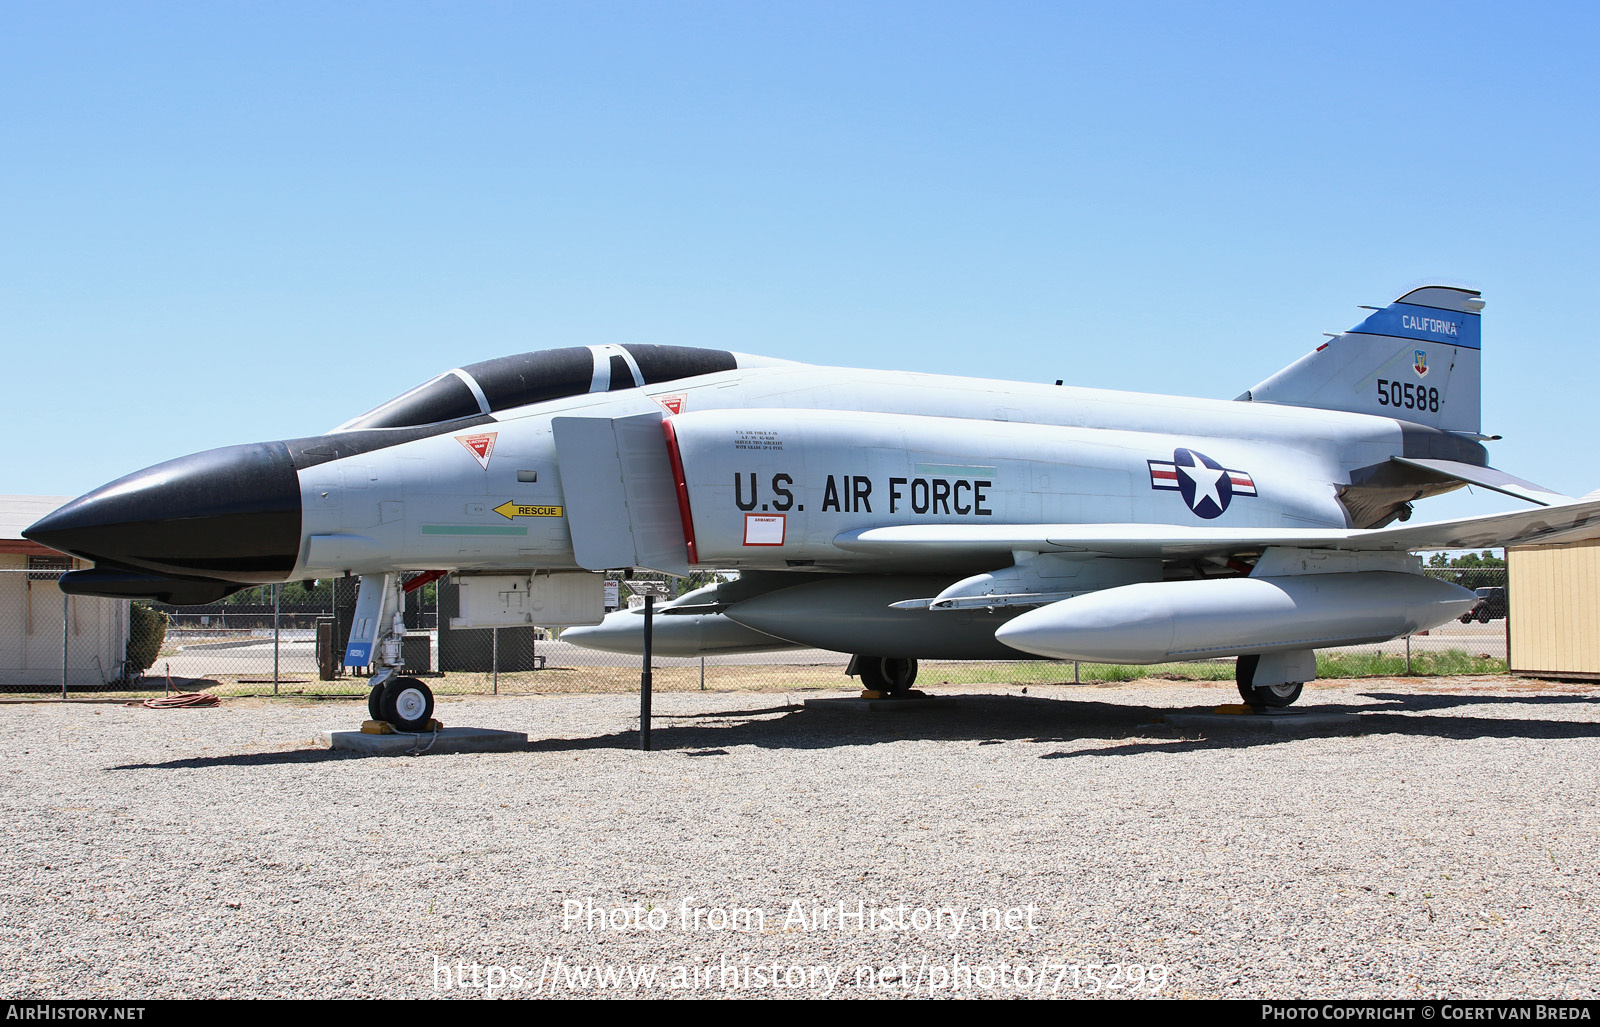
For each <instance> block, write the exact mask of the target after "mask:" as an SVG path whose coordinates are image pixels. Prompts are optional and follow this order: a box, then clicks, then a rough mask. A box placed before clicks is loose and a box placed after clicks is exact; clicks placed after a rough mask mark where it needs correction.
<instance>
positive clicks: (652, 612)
mask: <svg viewBox="0 0 1600 1027" xmlns="http://www.w3.org/2000/svg"><path fill="white" fill-rule="evenodd" d="M655 619H656V597H655V596H654V595H652V594H650V593H649V592H646V593H645V594H644V670H643V671H642V672H640V675H639V749H640V750H641V751H643V752H649V751H650V646H651V643H652V641H653V640H654V639H653V637H652V636H653V635H654V634H655Z"/></svg>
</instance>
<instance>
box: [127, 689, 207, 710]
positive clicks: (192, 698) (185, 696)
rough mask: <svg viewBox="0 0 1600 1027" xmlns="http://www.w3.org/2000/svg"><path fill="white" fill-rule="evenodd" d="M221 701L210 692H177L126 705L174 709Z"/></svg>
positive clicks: (153, 708)
mask: <svg viewBox="0 0 1600 1027" xmlns="http://www.w3.org/2000/svg"><path fill="white" fill-rule="evenodd" d="M221 702H222V700H221V699H218V698H217V697H216V696H214V695H212V694H211V693H210V692H179V693H178V694H177V695H168V696H164V697H162V698H160V699H146V700H145V701H144V702H131V703H129V704H128V705H129V706H148V707H149V708H150V709H152V710H176V709H182V708H183V707H185V706H217V705H219V704H220V703H221Z"/></svg>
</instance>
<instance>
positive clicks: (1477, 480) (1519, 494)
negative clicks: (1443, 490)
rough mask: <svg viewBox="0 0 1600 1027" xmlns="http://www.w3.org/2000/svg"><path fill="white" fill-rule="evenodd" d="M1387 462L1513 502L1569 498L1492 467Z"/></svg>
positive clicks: (1544, 502) (1452, 462) (1403, 459)
mask: <svg viewBox="0 0 1600 1027" xmlns="http://www.w3.org/2000/svg"><path fill="white" fill-rule="evenodd" d="M1390 459H1392V460H1393V461H1394V462H1395V463H1397V464H1405V465H1406V466H1407V467H1415V468H1417V469H1419V470H1422V471H1427V472H1429V473H1431V474H1434V475H1437V476H1438V477H1439V478H1441V479H1444V480H1446V481H1464V482H1466V483H1467V484H1468V485H1479V486H1481V487H1483V488H1486V489H1491V490H1493V491H1495V492H1500V493H1504V494H1505V495H1508V496H1513V497H1515V498H1517V499H1526V500H1527V501H1528V502H1530V503H1538V504H1539V505H1540V506H1550V505H1552V504H1555V503H1570V502H1571V501H1572V497H1571V496H1564V495H1562V494H1561V493H1559V492H1557V491H1556V490H1555V489H1547V488H1545V487H1544V486H1543V485H1535V484H1534V483H1533V482H1531V481H1525V480H1524V479H1522V478H1518V477H1516V476H1515V475H1511V474H1507V473H1506V472H1504V471H1497V470H1495V469H1494V468H1493V467H1479V466H1477V465H1476V464H1466V463H1462V462H1461V461H1459V460H1424V459H1418V458H1413V457H1407V456H1397V457H1391V458H1390Z"/></svg>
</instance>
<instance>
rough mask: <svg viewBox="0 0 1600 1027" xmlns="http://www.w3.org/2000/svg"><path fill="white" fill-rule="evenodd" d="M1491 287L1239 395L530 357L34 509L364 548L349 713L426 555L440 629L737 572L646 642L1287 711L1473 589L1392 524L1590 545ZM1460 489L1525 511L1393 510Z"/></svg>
mask: <svg viewBox="0 0 1600 1027" xmlns="http://www.w3.org/2000/svg"><path fill="white" fill-rule="evenodd" d="M1482 307H1483V301H1482V299H1481V298H1480V296H1479V294H1478V293H1476V292H1473V291H1469V290H1464V289H1458V288H1449V287H1429V288H1422V289H1416V290H1413V291H1411V292H1408V293H1407V294H1406V295H1404V296H1402V297H1400V299H1399V300H1397V301H1396V302H1394V303H1392V304H1390V305H1388V306H1386V307H1383V308H1366V309H1367V311H1368V312H1367V313H1366V314H1365V315H1364V316H1363V319H1362V320H1361V321H1360V323H1359V324H1357V325H1356V326H1355V327H1354V328H1351V329H1350V330H1349V331H1347V332H1345V333H1343V334H1342V335H1339V336H1337V337H1334V338H1332V339H1330V340H1329V341H1327V342H1324V343H1323V344H1322V345H1320V346H1318V347H1317V348H1316V349H1315V350H1314V351H1313V352H1311V353H1308V354H1306V355H1305V356H1303V357H1301V358H1300V359H1298V360H1296V361H1295V362H1294V363H1292V364H1290V365H1289V366H1288V367H1286V368H1284V369H1283V370H1281V371H1279V372H1278V373H1277V374H1274V375H1272V376H1271V377H1269V378H1267V379H1266V380H1264V381H1262V382H1261V383H1259V384H1258V385H1255V386H1254V387H1252V388H1250V389H1248V390H1246V391H1245V392H1244V393H1243V394H1241V395H1240V396H1239V397H1238V398H1237V399H1235V400H1213V399H1188V398H1175V397H1168V396H1150V395H1140V394H1134V393H1127V392H1107V391H1099V390H1093V389H1086V388H1077V387H1071V386H1065V385H1061V384H1059V383H1058V384H1055V385H1051V384H1043V383H1041V384H1031V383H1019V382H1002V381H989V380H984V379H978V378H962V377H948V376H940V375H931V374H918V373H911V372H889V371H873V370H857V369H842V368H832V367H817V366H812V365H808V364H803V363H795V362H791V361H785V360H776V359H770V358H762V357H755V356H750V355H747V354H743V353H734V352H729V351H723V350H707V349H694V348H689V347H680V346H649V345H607V346H588V347H575V348H566V349H553V350H547V351H542V352H533V353H524V354H521V355H518V356H509V357H502V358H499V359H494V360H487V361H483V362H481V363H476V364H468V365H466V366H464V367H458V368H455V369H453V370H450V371H446V372H444V373H443V374H441V375H439V376H437V377H435V378H433V379H431V380H429V381H427V382H425V383H423V384H422V385H419V386H418V387H417V388H415V389H413V390H411V391H410V392H407V393H405V394H404V395H402V396H399V397H397V398H395V399H393V400H391V401H389V402H387V403H384V404H383V405H381V406H379V407H377V408H376V409H374V410H372V411H370V412H369V413H366V414H363V415H361V416H360V417H357V418H355V419H353V420H351V421H348V422H346V423H345V424H342V425H340V426H339V427H338V428H336V429H334V430H333V431H331V432H328V433H327V434H323V435H317V436H313V437H309V438H300V439H290V440H285V441H275V442H263V443H259V444H254V445H244V446H229V447H226V448H222V449H213V450H210V451H208V452H203V453H198V454H195V455H193V456H188V457H183V458H180V459H177V460H172V461H168V462H166V463H162V464H158V465H156V466H154V467H150V468H147V469H145V470H142V471H138V472H136V473H134V474H131V475H128V476H127V477H124V478H121V479H119V480H117V481H114V482H112V483H110V484H108V485H105V486H103V487H101V488H99V489H97V490H95V491H93V492H91V493H89V494H88V495H85V496H83V497H82V498H79V499H76V500H74V501H72V502H71V503H68V504H67V505H66V506H64V507H62V508H61V509H59V510H57V511H56V512H54V513H52V514H50V515H49V516H47V517H45V518H44V519H43V520H41V521H39V522H38V523H37V524H35V525H33V526H32V527H31V528H29V529H28V530H27V531H26V532H25V534H26V535H27V537H29V538H30V539H33V540H35V541H37V542H40V543H43V544H44V545H47V546H50V547H51V548H54V549H58V550H61V551H64V552H68V553H72V554H75V555H77V556H81V557H84V558H86V559H89V560H92V561H94V563H95V566H94V568H93V569H90V570H82V571H75V572H73V573H70V574H68V575H66V576H65V577H64V578H63V579H62V583H61V584H62V587H63V588H64V589H65V590H67V591H68V592H74V593H78V594H88V595H111V596H119V597H150V598H156V599H160V600H163V601H167V602H173V603H179V604H187V603H201V602H213V601H216V600H217V599H219V598H221V597H222V596H225V595H227V594H229V593H230V592H233V591H236V590H237V589H240V588H243V587H246V586H248V585H253V584H258V583H266V582H276V581H288V580H299V579H308V578H318V577H329V576H339V575H359V576H360V578H361V589H360V593H359V598H358V603H357V611H356V619H355V627H354V630H353V631H352V634H351V641H350V648H349V650H348V651H347V653H346V657H345V660H346V663H347V664H350V665H353V666H370V667H373V668H375V669H376V670H377V673H376V674H375V676H374V687H373V690H372V695H371V699H370V702H369V707H370V709H371V711H372V713H373V716H374V717H375V718H377V719H384V720H388V721H390V722H392V723H394V724H396V725H397V726H400V727H402V728H406V729H412V728H415V727H417V726H418V725H422V724H425V723H427V721H428V719H429V718H430V716H431V714H432V709H433V698H432V695H431V693H429V691H428V689H427V687H426V685H424V684H423V683H422V682H421V681H419V680H417V679H415V678H412V677H407V676H405V675H404V673H403V668H402V667H401V665H400V661H399V650H400V644H399V638H400V635H402V634H403V633H404V630H405V626H404V623H403V621H402V619H401V616H400V613H399V611H400V610H401V609H403V603H402V602H401V598H400V596H401V592H402V590H403V589H404V588H405V587H406V585H407V583H408V581H409V582H411V583H415V582H416V581H420V580H422V578H421V575H424V574H430V575H437V574H440V573H443V572H450V573H453V574H455V575H456V576H457V580H458V581H459V582H460V585H461V596H462V600H461V607H462V616H461V618H459V619H458V621H457V624H458V625H459V626H463V627H474V626H491V625H507V624H539V625H543V626H547V627H565V628H567V630H566V631H565V634H564V635H563V637H564V638H565V639H567V640H569V641H572V642H575V643H578V644H580V645H587V646H591V647H594V648H599V649H611V650H618V651H625V652H638V651H639V650H640V645H641V642H642V635H643V618H642V617H640V616H638V615H637V614H633V613H629V612H627V611H623V612H618V613H615V614H612V615H611V616H609V617H605V618H604V619H603V620H602V614H603V606H602V598H601V597H602V589H603V576H602V575H600V574H597V573H595V572H597V571H605V570H612V569H620V568H644V569H650V570H655V571H661V572H665V573H667V574H672V575H686V574H689V573H691V572H694V571H718V572H732V571H736V572H738V573H737V577H736V578H734V579H733V580H720V581H719V583H717V584H715V585H712V586H710V587H707V588H704V589H700V590H697V591H695V592H691V593H690V594H688V595H686V596H683V597H681V598H680V599H678V600H676V601H674V602H672V603H669V604H667V605H666V607H665V608H664V609H663V611H662V612H663V614H664V615H663V616H662V617H661V618H660V619H659V620H658V621H656V622H655V632H654V635H655V646H656V651H657V652H660V653H663V654H668V655H681V656H692V655H699V654H707V653H727V652H737V651H752V650H762V649H783V648H796V647H819V648H824V649H831V650H836V651H840V652H844V653H850V654H855V655H854V659H853V660H852V665H851V668H850V669H851V671H852V672H854V673H856V674H858V675H859V676H860V678H861V681H862V683H863V684H864V685H866V686H867V687H869V688H876V689H880V690H882V691H885V692H888V693H891V694H893V693H903V692H905V691H906V690H908V689H909V688H910V687H911V684H912V682H913V681H914V679H915V676H916V667H917V660H919V659H949V660H962V659H997V658H1008V657H1010V658H1015V657H1016V656H1017V655H1018V654H1019V653H1026V654H1029V655H1034V656H1042V657H1048V658H1054V659H1061V660H1087V661H1096V662H1115V663H1134V664H1143V663H1159V662H1168V661H1181V660H1195V659H1205V658H1213V657H1226V656H1236V657H1238V660H1237V667H1238V671H1237V678H1238V686H1239V690H1240V693H1241V695H1242V696H1243V697H1244V698H1245V699H1246V701H1248V702H1250V703H1252V704H1256V705H1260V706H1284V705H1288V704H1290V703H1292V702H1294V701H1295V699H1296V698H1297V697H1298V696H1299V695H1300V692H1301V687H1302V685H1303V684H1304V682H1306V681H1309V680H1311V679H1312V678H1314V677H1315V674H1316V663H1315V659H1314V651H1315V650H1316V649H1318V648H1323V647H1328V646H1348V645H1358V644H1364V643H1372V642H1379V641H1384V640H1387V639H1391V638H1396V637H1399V636H1402V635H1405V634H1408V633H1412V632H1416V631H1421V630H1424V629H1427V628H1430V627H1433V626H1436V625H1440V624H1443V623H1446V622H1448V621H1450V620H1452V619H1454V618H1457V617H1459V616H1460V615H1461V614H1462V613H1463V612H1465V611H1466V610H1468V609H1470V608H1471V606H1472V604H1473V603H1474V601H1475V596H1474V595H1473V593H1472V592H1470V591H1468V590H1466V589H1463V588H1459V587H1457V586H1455V585H1453V584H1449V583H1447V582H1443V581H1438V580H1435V579H1432V578H1428V577H1426V576H1425V575H1424V574H1423V573H1422V566H1421V561H1420V559H1419V558H1418V557H1416V556H1415V555H1412V551H1413V550H1419V549H1446V548H1473V549H1477V548H1481V547H1485V546H1500V545H1506V544H1515V543H1530V542H1540V541H1564V540H1572V539H1578V538H1591V537H1597V536H1600V498H1597V497H1596V496H1594V495H1593V494H1592V495H1591V496H1590V497H1587V498H1585V499H1583V500H1577V499H1572V498H1570V497H1567V496H1563V495H1559V494H1557V493H1554V492H1552V491H1551V490H1549V489H1545V488H1542V487H1540V486H1538V485H1535V484H1532V483H1530V482H1527V481H1523V480H1521V479H1518V478H1515V477H1513V476H1511V475H1509V474H1505V473H1503V472H1500V471H1497V470H1494V469H1492V468H1490V467H1489V466H1488V460H1487V456H1486V452H1485V448H1484V446H1483V442H1484V441H1487V439H1488V437H1486V436H1484V435H1482V434H1481V433H1480V424H1479V353H1480V327H1479V321H1480V316H1481V315H1480V311H1481V309H1482ZM1466 484H1473V485H1478V486H1482V487H1485V488H1489V489H1493V490H1497V491H1500V492H1504V493H1507V494H1510V495H1513V496H1518V497H1520V498H1522V499H1525V500H1528V501H1529V502H1530V503H1531V504H1533V506H1532V507H1531V508H1530V509H1528V510H1526V511H1519V512H1515V513H1510V514H1496V515H1491V516H1486V517H1476V518H1469V519H1465V520H1454V521H1445V522H1437V523H1429V524H1414V525H1413V524H1409V523H1405V522H1409V520H1410V518H1411V514H1412V504H1413V503H1414V502H1415V501H1417V500H1419V499H1423V498H1425V497H1428V496H1432V495H1436V494H1439V493H1442V492H1446V491H1449V490H1451V489H1455V488H1459V487H1461V486H1463V485H1466ZM1397 522H1398V523H1397ZM730 576H731V575H728V574H726V573H724V574H722V575H719V577H723V578H726V577H730Z"/></svg>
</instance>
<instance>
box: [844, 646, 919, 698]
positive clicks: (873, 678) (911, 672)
mask: <svg viewBox="0 0 1600 1027" xmlns="http://www.w3.org/2000/svg"><path fill="white" fill-rule="evenodd" d="M845 673H846V674H852V675H856V676H859V677H860V678H861V687H862V688H865V689H867V690H869V691H873V692H882V693H884V694H885V695H891V696H903V695H907V694H909V693H910V691H911V686H912V685H913V684H914V683H915V682H916V680H917V661H916V660H912V659H903V658H901V657H890V656H859V655H858V656H852V657H851V658H850V666H848V667H846V668H845Z"/></svg>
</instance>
